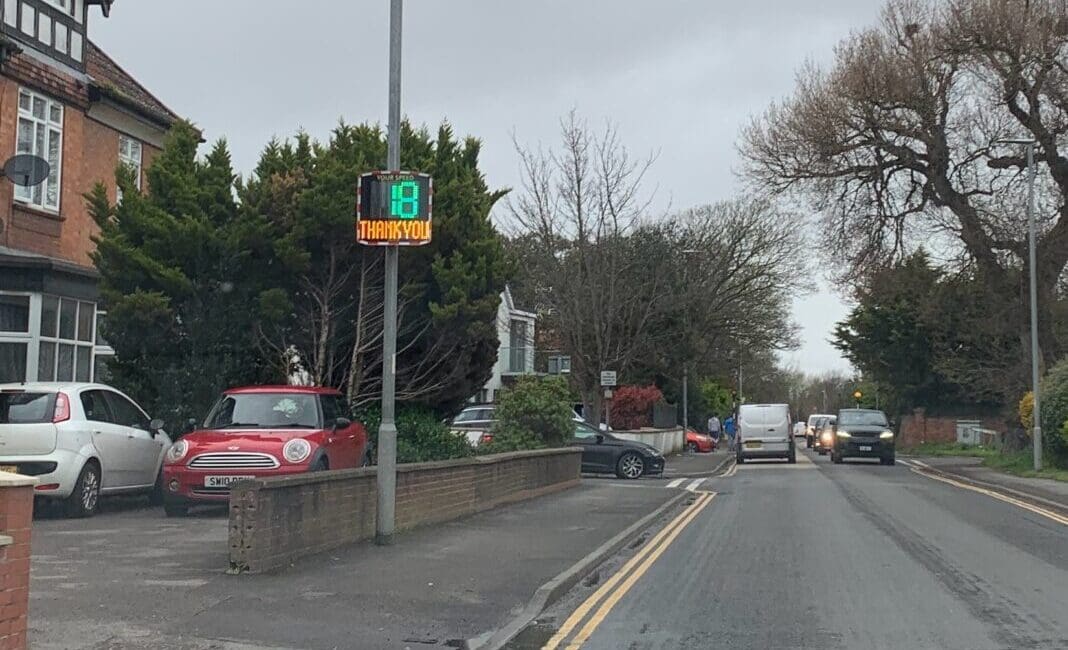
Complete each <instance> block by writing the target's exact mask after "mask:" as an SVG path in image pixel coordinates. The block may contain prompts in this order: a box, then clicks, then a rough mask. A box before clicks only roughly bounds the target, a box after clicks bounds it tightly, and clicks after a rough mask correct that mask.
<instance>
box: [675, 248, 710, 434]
mask: <svg viewBox="0 0 1068 650" xmlns="http://www.w3.org/2000/svg"><path fill="white" fill-rule="evenodd" d="M700 252H701V251H699V250H696V249H693V248H686V249H683V251H682V255H683V258H684V259H683V262H682V284H683V285H684V286H683V290H684V293H683V300H684V302H683V305H682V329H683V336H684V337H685V339H686V340H685V344H686V354H687V355H689V353H690V301H689V300H686V295H687V294H688V293H689V286H688V284H689V283H688V279H687V276H688V275H689V274H688V271H689V269H690V265H689V261H690V255H695V254H697V253H700ZM689 428H690V359H689V357H688V356H687V357H686V358H685V359H683V360H682V435H683V440H684V441H685V438H686V430H687V429H689ZM708 433H709V434H710V435H711V433H712V432H711V431H709V432H708Z"/></svg>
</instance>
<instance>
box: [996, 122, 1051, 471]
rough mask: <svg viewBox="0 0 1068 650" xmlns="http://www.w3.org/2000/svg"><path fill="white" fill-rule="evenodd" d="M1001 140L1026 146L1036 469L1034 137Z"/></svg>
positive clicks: (1037, 462)
mask: <svg viewBox="0 0 1068 650" xmlns="http://www.w3.org/2000/svg"><path fill="white" fill-rule="evenodd" d="M997 142H998V143H1000V144H1018V145H1023V146H1024V147H1026V148H1027V230H1028V242H1027V252H1028V257H1029V263H1028V266H1029V267H1030V276H1031V278H1030V280H1031V392H1032V394H1033V395H1034V398H1035V403H1034V413H1033V416H1032V421H1033V423H1034V430H1033V432H1032V437H1031V444H1032V446H1033V448H1034V450H1033V451H1034V467H1035V471H1036V472H1037V471H1040V470H1041V469H1042V415H1041V410H1040V403H1039V390H1038V364H1039V360H1038V280H1037V271H1036V269H1035V241H1036V239H1037V237H1036V235H1035V174H1036V172H1035V141H1034V140H1026V139H1021V140H998V141H997Z"/></svg>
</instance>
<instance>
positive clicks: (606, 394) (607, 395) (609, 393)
mask: <svg viewBox="0 0 1068 650" xmlns="http://www.w3.org/2000/svg"><path fill="white" fill-rule="evenodd" d="M604 398H605V399H612V389H611V388H606V389H604Z"/></svg>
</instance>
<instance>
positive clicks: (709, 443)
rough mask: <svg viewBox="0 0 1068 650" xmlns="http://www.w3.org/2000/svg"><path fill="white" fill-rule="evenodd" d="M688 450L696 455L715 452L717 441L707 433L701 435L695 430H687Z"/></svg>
mask: <svg viewBox="0 0 1068 650" xmlns="http://www.w3.org/2000/svg"><path fill="white" fill-rule="evenodd" d="M686 450H687V451H690V452H695V453H696V452H701V453H708V452H710V451H715V450H716V441H715V440H713V439H712V436H710V435H708V434H707V433H699V432H697V431H694V430H693V429H686Z"/></svg>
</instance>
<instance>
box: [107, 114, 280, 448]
mask: <svg viewBox="0 0 1068 650" xmlns="http://www.w3.org/2000/svg"><path fill="white" fill-rule="evenodd" d="M199 138H200V136H199V133H197V131H196V130H195V129H193V127H192V126H191V125H189V124H186V123H179V124H177V125H176V126H175V127H174V128H173V129H172V131H171V133H170V134H169V135H168V137H167V139H166V142H165V144H164V148H163V150H162V152H161V153H160V155H159V156H158V157H157V158H156V159H155V161H154V162H153V164H152V166H151V167H149V169H148V171H147V176H148V190H147V192H145V193H141V192H139V191H138V189H137V187H136V185H135V184H134V183H133V182H132V178H131V177H130V176H129V175H128V174H127V173H124V172H122V171H121V170H120V173H119V174H118V178H119V182H120V184H121V186H122V188H123V200H122V203H121V204H120V205H117V206H113V205H110V204H109V202H108V198H107V194H106V191H105V188H104V186H103V185H102V184H98V185H97V186H96V187H95V188H94V189H93V190H92V191H91V192H90V193H89V194H88V195H87V197H86V199H87V201H88V203H89V208H90V212H91V213H92V215H93V217H94V218H95V219H96V221H97V224H98V225H99V226H100V234H99V235H98V236H97V237H96V238H95V241H96V244H97V249H96V251H95V252H94V254H93V261H94V263H95V264H96V267H97V269H98V270H99V272H100V274H101V283H100V290H101V296H102V300H103V305H104V308H105V309H107V311H108V316H107V319H106V320H105V324H104V335H105V337H106V338H107V340H108V342H109V343H110V344H111V346H112V347H113V348H114V349H115V353H116V356H115V358H114V359H113V360H112V362H111V364H110V371H111V375H112V378H111V381H112V383H114V384H115V385H117V386H119V387H121V388H123V389H124V390H126V391H128V392H130V393H131V394H132V395H134V396H135V397H136V399H137V400H138V401H140V402H141V403H142V404H144V405H145V406H146V407H147V408H148V409H150V411H151V412H152V413H153V415H154V416H157V417H162V418H164V419H166V420H167V422H168V424H169V426H170V427H171V428H172V429H174V428H176V427H178V426H180V423H182V422H184V420H185V419H186V418H191V417H194V418H200V417H202V416H203V415H204V414H205V412H206V410H207V408H208V407H209V406H210V405H211V403H212V401H213V400H214V399H215V398H216V396H217V395H218V393H219V391H220V390H222V389H224V388H227V387H230V386H233V385H236V384H243V383H255V382H258V381H263V380H266V379H271V378H274V379H277V377H272V376H271V375H270V373H268V372H267V371H266V368H264V366H263V364H261V363H260V359H259V355H258V354H257V351H256V349H255V347H254V345H253V342H254V337H253V333H254V331H255V329H254V326H253V320H254V318H255V312H254V310H253V309H252V308H251V307H252V305H253V295H252V294H250V293H249V291H248V285H247V283H246V282H244V279H243V278H242V277H241V276H240V274H239V272H238V271H239V269H240V268H241V265H242V260H243V256H244V253H243V252H242V251H241V249H240V248H239V247H238V246H237V243H238V239H237V238H236V237H235V223H234V220H235V217H236V215H237V206H236V204H235V202H234V199H233V194H232V187H233V182H234V178H235V176H234V173H233V169H232V167H231V163H230V155H229V152H228V151H227V148H226V143H225V142H223V141H220V142H219V143H217V144H216V145H215V146H214V148H213V149H212V151H211V153H210V154H209V155H208V156H207V157H206V158H205V159H204V160H203V161H200V160H198V159H197V145H198V142H199Z"/></svg>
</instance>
